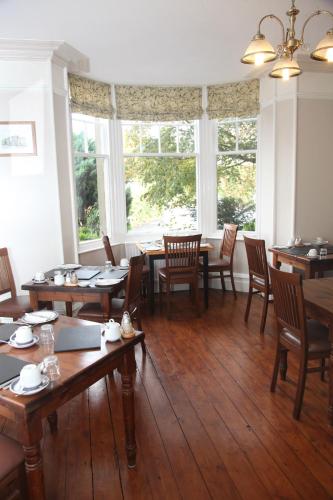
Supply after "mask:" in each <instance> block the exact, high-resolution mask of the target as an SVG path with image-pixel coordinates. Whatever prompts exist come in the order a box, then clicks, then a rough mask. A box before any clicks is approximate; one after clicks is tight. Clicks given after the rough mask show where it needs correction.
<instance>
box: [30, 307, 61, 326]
mask: <svg viewBox="0 0 333 500" xmlns="http://www.w3.org/2000/svg"><path fill="white" fill-rule="evenodd" d="M56 317H57V313H55V312H54V311H46V310H45V311H36V312H32V313H25V315H24V316H23V319H24V320H25V321H27V323H31V324H36V325H37V324H38V323H40V322H41V321H50V320H52V319H55V318H56Z"/></svg>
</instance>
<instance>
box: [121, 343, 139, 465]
mask: <svg viewBox="0 0 333 500" xmlns="http://www.w3.org/2000/svg"><path fill="white" fill-rule="evenodd" d="M119 371H120V373H121V381H122V396H123V412H124V424H125V435H126V454H127V464H128V467H129V468H133V467H135V466H136V443H135V419H134V390H133V373H134V372H135V358H134V349H132V350H131V351H130V352H128V353H126V354H125V355H124V359H123V363H122V366H121V368H120V370H119Z"/></svg>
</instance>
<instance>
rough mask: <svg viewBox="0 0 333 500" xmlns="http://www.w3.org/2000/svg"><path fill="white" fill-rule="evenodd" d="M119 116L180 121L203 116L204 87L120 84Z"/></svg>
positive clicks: (117, 86) (143, 119)
mask: <svg viewBox="0 0 333 500" xmlns="http://www.w3.org/2000/svg"><path fill="white" fill-rule="evenodd" d="M116 106H117V118H118V119H120V120H140V121H178V120H196V119H199V118H201V116H202V113H203V109H202V89H201V87H148V86H133V85H116Z"/></svg>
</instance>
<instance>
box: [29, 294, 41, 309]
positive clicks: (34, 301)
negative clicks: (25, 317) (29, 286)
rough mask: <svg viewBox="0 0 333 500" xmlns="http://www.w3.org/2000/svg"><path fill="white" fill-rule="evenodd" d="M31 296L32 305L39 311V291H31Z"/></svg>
mask: <svg viewBox="0 0 333 500" xmlns="http://www.w3.org/2000/svg"><path fill="white" fill-rule="evenodd" d="M29 298H30V307H31V309H32V310H33V311H38V309H39V307H38V293H37V292H32V291H30V292H29Z"/></svg>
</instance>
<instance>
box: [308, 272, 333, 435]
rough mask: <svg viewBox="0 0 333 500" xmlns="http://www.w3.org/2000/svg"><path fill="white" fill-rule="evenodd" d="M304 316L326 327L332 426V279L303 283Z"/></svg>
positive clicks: (329, 402) (329, 409) (330, 421)
mask: <svg viewBox="0 0 333 500" xmlns="http://www.w3.org/2000/svg"><path fill="white" fill-rule="evenodd" d="M303 294H304V303H305V310H306V315H307V316H308V317H310V318H312V319H316V320H318V321H320V322H321V323H323V324H325V325H327V326H328V329H329V340H330V357H329V361H328V362H329V369H328V373H329V391H328V412H327V413H328V423H329V424H330V425H333V277H332V278H319V279H315V280H313V279H312V280H304V281H303Z"/></svg>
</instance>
